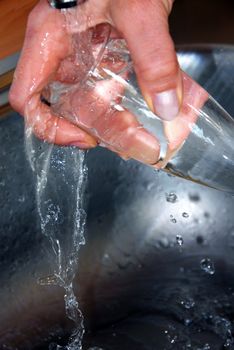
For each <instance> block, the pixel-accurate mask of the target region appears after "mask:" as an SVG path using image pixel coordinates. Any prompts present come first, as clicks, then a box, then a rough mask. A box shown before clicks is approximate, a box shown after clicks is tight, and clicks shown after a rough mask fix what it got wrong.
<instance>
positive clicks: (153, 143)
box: [129, 129, 160, 164]
mask: <svg viewBox="0 0 234 350" xmlns="http://www.w3.org/2000/svg"><path fill="white" fill-rule="evenodd" d="M131 142H132V147H131V148H130V149H129V156H130V157H131V158H134V159H136V160H138V161H139V162H142V163H145V164H154V163H156V162H157V160H158V157H159V152H160V145H159V143H158V141H157V140H156V139H155V137H154V136H152V135H151V134H149V133H148V132H147V131H146V130H144V129H139V130H137V132H136V133H135V134H134V137H133V140H131Z"/></svg>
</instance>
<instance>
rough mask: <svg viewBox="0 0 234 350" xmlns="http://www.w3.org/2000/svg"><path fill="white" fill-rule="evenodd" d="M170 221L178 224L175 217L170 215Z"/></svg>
mask: <svg viewBox="0 0 234 350" xmlns="http://www.w3.org/2000/svg"><path fill="white" fill-rule="evenodd" d="M170 221H171V222H172V223H173V224H176V223H177V220H176V219H175V218H174V216H173V215H170Z"/></svg>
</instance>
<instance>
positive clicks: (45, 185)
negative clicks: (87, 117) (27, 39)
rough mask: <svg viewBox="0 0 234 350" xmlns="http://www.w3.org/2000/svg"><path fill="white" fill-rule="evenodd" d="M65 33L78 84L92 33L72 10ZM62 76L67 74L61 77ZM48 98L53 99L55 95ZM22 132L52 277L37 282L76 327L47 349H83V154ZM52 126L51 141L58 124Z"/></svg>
mask: <svg viewBox="0 0 234 350" xmlns="http://www.w3.org/2000/svg"><path fill="white" fill-rule="evenodd" d="M63 14H64V16H65V23H66V28H64V30H66V29H67V30H68V31H70V32H71V43H72V49H73V50H72V52H73V53H72V54H71V56H69V57H68V61H69V64H73V65H74V68H75V69H74V72H76V73H77V76H76V77H74V78H76V79H81V78H82V76H83V74H86V73H87V71H88V70H89V69H90V68H91V67H92V65H93V62H94V59H95V57H94V55H93V52H92V43H91V40H92V33H91V32H89V31H87V32H82V33H80V32H79V23H78V21H77V20H76V16H75V12H74V10H73V9H69V10H63ZM65 74H66V72H65ZM51 98H52V99H53V98H55V99H56V89H55V93H54V95H53V96H51ZM28 117H29V116H27V113H26V116H25V119H26V123H25V125H26V127H25V143H26V153H27V157H28V159H29V162H30V165H31V168H32V170H33V172H34V175H35V180H36V197H37V209H38V214H39V218H40V224H41V231H42V233H43V234H44V235H45V236H46V237H47V238H48V240H49V241H50V247H51V248H50V251H49V256H50V259H51V273H50V274H49V276H46V277H42V278H41V279H40V280H39V283H40V284H43V285H57V286H60V287H62V288H63V289H64V301H65V309H66V314H67V316H68V318H69V319H71V320H72V321H73V322H74V326H75V327H74V331H73V332H72V334H71V336H70V339H69V342H68V344H67V346H65V347H63V346H60V345H53V344H51V346H50V349H57V350H62V349H64V350H65V349H66V350H81V349H82V339H83V335H84V332H85V330H84V320H83V315H82V312H81V310H80V308H79V303H78V301H77V298H76V296H75V294H74V290H73V281H74V278H75V275H76V273H77V268H78V258H79V250H80V246H82V245H84V244H85V238H84V226H85V218H86V214H85V211H84V190H85V183H86V178H87V168H86V165H85V152H83V151H80V150H78V149H77V148H76V147H57V146H54V145H53V144H48V143H46V142H41V141H39V140H37V139H36V137H35V136H34V134H33V125H30V126H29V124H30V123H28V122H27V118H28ZM50 127H51V129H52V130H51V140H55V137H56V130H57V125H56V124H55V125H53V126H50Z"/></svg>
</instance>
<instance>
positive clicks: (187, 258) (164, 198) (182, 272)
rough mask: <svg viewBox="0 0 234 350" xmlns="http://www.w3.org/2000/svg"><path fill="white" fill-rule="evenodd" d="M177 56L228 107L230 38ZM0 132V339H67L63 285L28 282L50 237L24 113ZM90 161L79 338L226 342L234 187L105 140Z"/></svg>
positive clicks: (124, 344) (43, 264) (17, 343)
mask: <svg viewBox="0 0 234 350" xmlns="http://www.w3.org/2000/svg"><path fill="white" fill-rule="evenodd" d="M179 60H180V63H181V65H182V67H183V69H184V70H186V71H187V72H188V73H189V74H191V75H192V76H193V77H194V78H195V79H196V80H197V81H199V82H200V83H201V84H202V85H203V86H204V87H205V88H206V89H207V90H208V91H209V92H210V93H211V94H212V95H213V96H214V97H215V98H217V100H218V101H219V102H220V103H221V104H222V105H223V106H224V107H225V108H226V109H227V110H228V111H229V113H230V114H231V115H234V47H231V46H230V47H227V46H210V47H207V46H200V47H184V48H181V49H180V50H179ZM0 135H1V152H0V217H1V220H0V238H1V240H0V310H1V312H0V349H8V350H12V349H19V350H21V349H23V350H29V349H30V350H32V349H33V350H34V349H48V347H49V344H50V343H52V342H59V343H60V344H62V343H63V342H66V338H67V336H68V335H69V332H70V330H71V328H72V326H73V325H72V323H70V322H69V321H68V320H67V319H66V317H65V312H64V302H63V291H62V290H61V289H60V288H59V287H53V286H50V287H49V286H41V285H39V284H38V283H37V279H38V278H39V277H41V276H42V275H43V274H44V273H45V272H46V271H48V264H49V263H48V254H46V253H45V248H46V246H48V242H47V240H46V239H45V237H43V236H42V234H41V233H40V228H39V223H38V217H37V210H36V205H35V195H34V184H33V181H32V173H31V170H30V168H29V165H28V163H27V161H26V158H25V154H24V140H23V119H22V118H21V117H20V116H19V115H17V114H16V113H13V112H12V113H10V114H9V115H8V116H7V117H5V118H4V119H1V120H0ZM88 167H89V184H88V189H87V193H86V197H87V199H88V205H87V213H88V222H87V232H86V238H87V244H86V246H85V247H84V248H82V250H81V257H80V266H79V274H78V276H77V280H76V290H77V294H78V298H79V300H80V303H81V307H82V310H83V312H84V316H85V322H86V329H87V332H86V336H85V339H84V349H86V348H88V347H90V346H98V347H101V348H102V349H105V350H109V349H111V350H112V349H114V350H115V349H118V350H121V349H123V350H125V349H126V350H131V349H134V350H143V349H147V350H148V349H150V350H151V349H154V350H155V349H157V350H163V349H180V350H182V349H194V350H198V349H200V350H201V349H203V350H204V349H206V350H208V349H211V350H216V349H217V350H218V349H220V350H221V349H233V348H234V347H233V346H234V345H233V344H232V332H233V330H234V328H233V326H234V197H231V196H230V195H228V194H225V193H221V192H218V191H215V190H212V189H208V188H205V187H201V186H199V185H197V184H193V183H190V182H188V181H185V180H181V179H177V178H174V177H170V176H168V175H166V174H163V173H155V172H154V171H153V170H152V169H150V168H148V167H146V166H143V165H140V164H138V163H137V162H135V161H128V162H125V161H123V160H121V159H119V158H118V157H117V156H115V155H114V154H112V153H111V152H109V151H107V150H104V149H96V150H94V151H91V152H90V153H89V154H88ZM233 181H234V179H233ZM170 192H173V193H175V194H176V200H175V196H174V197H173V196H172V197H170V198H169V197H168V195H167V194H168V193H170ZM171 198H174V200H173V199H171ZM172 202H174V203H172ZM176 236H182V239H183V244H182V245H181V243H182V241H181V238H180V237H179V238H178V237H177V238H176ZM225 344H226V345H225ZM225 346H226V347H225Z"/></svg>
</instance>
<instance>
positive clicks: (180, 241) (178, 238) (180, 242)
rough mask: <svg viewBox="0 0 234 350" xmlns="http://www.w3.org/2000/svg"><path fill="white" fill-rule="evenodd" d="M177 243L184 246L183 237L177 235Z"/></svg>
mask: <svg viewBox="0 0 234 350" xmlns="http://www.w3.org/2000/svg"><path fill="white" fill-rule="evenodd" d="M176 243H177V244H178V245H179V246H182V245H183V244H184V240H183V237H182V236H181V235H177V236H176Z"/></svg>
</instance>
